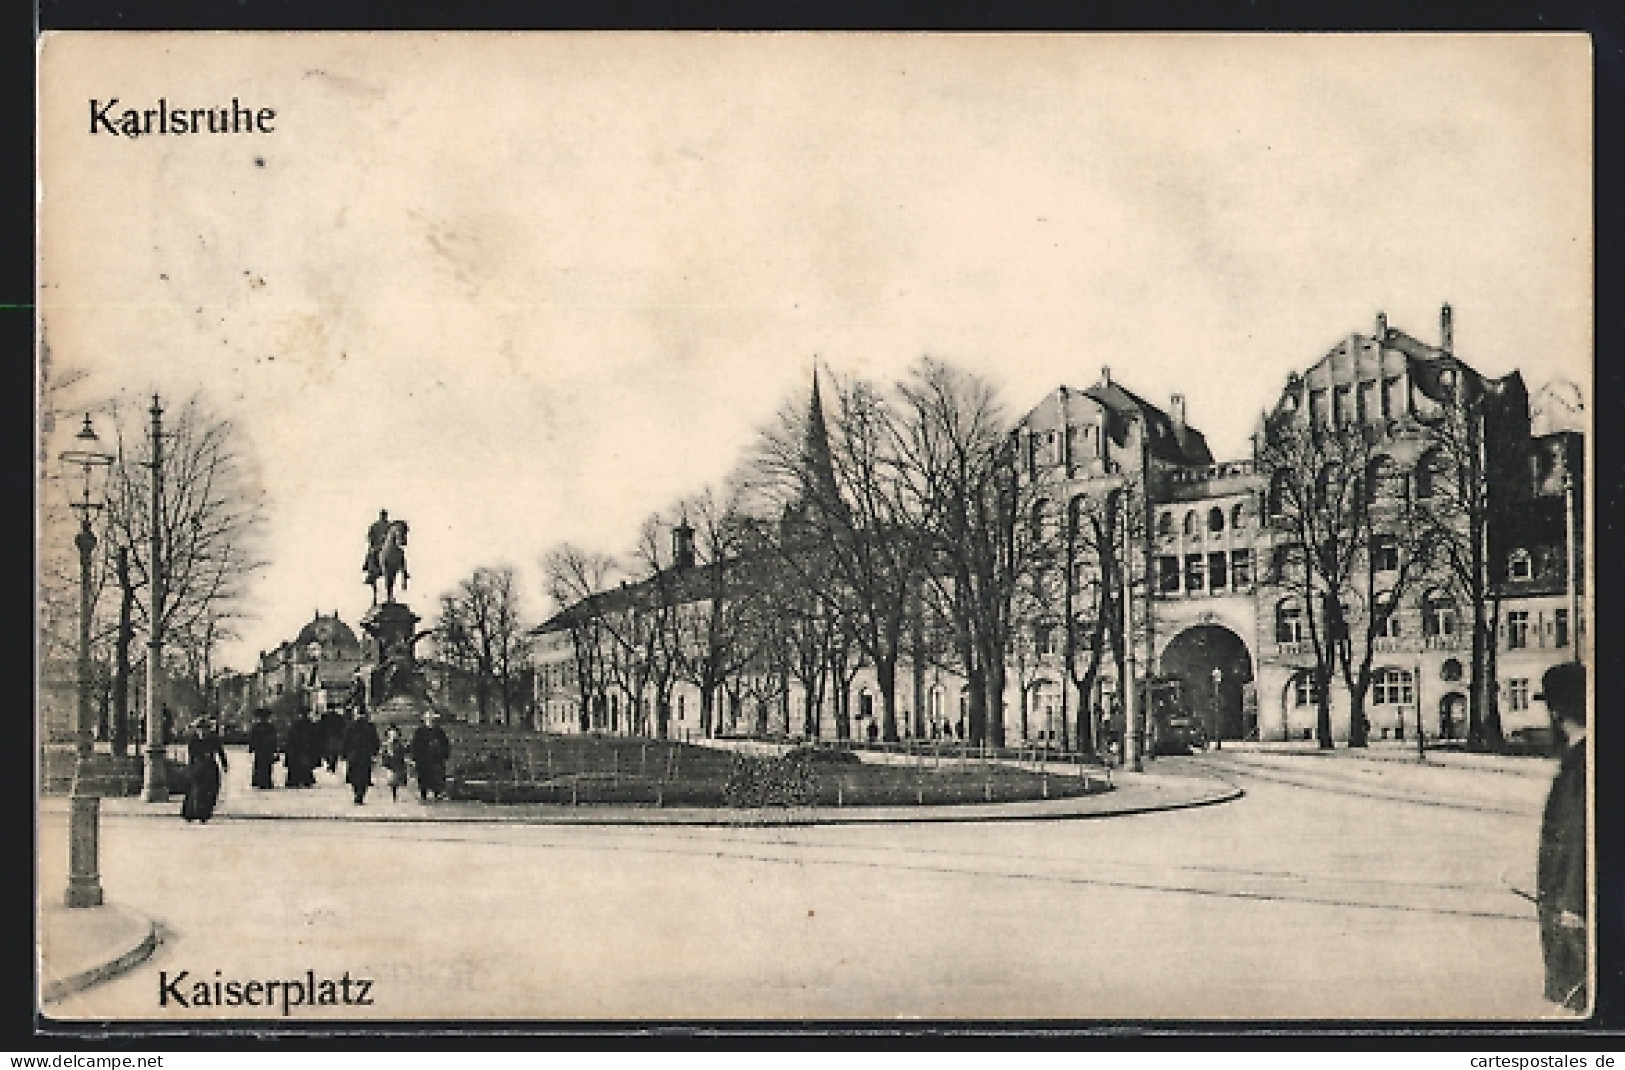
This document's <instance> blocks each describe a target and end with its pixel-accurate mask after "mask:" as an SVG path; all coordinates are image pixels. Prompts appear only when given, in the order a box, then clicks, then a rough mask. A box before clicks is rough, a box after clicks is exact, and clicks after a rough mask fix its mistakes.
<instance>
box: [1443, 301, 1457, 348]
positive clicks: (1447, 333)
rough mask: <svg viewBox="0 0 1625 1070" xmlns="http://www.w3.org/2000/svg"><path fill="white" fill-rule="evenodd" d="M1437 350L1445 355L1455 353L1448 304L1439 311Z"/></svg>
mask: <svg viewBox="0 0 1625 1070" xmlns="http://www.w3.org/2000/svg"><path fill="white" fill-rule="evenodd" d="M1439 348H1440V349H1442V350H1444V351H1445V352H1446V353H1453V352H1455V345H1454V342H1453V340H1452V338H1451V330H1450V305H1449V303H1448V302H1446V303H1445V306H1444V307H1443V308H1441V309H1439Z"/></svg>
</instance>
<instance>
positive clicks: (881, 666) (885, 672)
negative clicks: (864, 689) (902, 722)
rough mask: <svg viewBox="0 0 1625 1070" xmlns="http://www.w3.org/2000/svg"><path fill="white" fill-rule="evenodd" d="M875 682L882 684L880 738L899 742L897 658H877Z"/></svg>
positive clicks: (888, 741) (890, 741)
mask: <svg viewBox="0 0 1625 1070" xmlns="http://www.w3.org/2000/svg"><path fill="white" fill-rule="evenodd" d="M875 683H877V684H878V685H879V686H880V709H881V723H880V738H881V739H882V740H884V741H885V742H887V743H896V742H897V659H896V658H886V659H884V660H881V659H879V658H876V659H875Z"/></svg>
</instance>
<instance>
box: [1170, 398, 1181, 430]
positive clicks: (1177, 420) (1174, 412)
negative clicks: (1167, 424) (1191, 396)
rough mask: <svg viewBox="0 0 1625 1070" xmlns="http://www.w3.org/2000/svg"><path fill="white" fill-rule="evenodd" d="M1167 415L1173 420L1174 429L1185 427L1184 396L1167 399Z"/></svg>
mask: <svg viewBox="0 0 1625 1070" xmlns="http://www.w3.org/2000/svg"><path fill="white" fill-rule="evenodd" d="M1168 415H1169V416H1171V417H1172V418H1173V421H1174V426H1175V427H1184V426H1185V395H1184V394H1175V395H1173V397H1171V398H1169V399H1168Z"/></svg>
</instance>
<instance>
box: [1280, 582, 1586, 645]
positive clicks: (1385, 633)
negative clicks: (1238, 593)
mask: <svg viewBox="0 0 1625 1070" xmlns="http://www.w3.org/2000/svg"><path fill="white" fill-rule="evenodd" d="M1421 606H1422V634H1423V635H1424V636H1426V637H1428V638H1434V637H1440V638H1448V637H1452V636H1455V635H1458V634H1460V632H1461V630H1462V628H1461V619H1460V617H1459V615H1458V612H1457V607H1456V604H1455V602H1454V601H1453V600H1452V599H1451V598H1450V596H1449V595H1446V594H1442V593H1440V592H1438V591H1429V592H1428V593H1427V594H1425V595H1424V596H1423V598H1422V603H1421ZM1378 609H1379V612H1380V613H1382V614H1385V616H1384V618H1383V622H1382V624H1381V625H1380V626H1379V627H1378V629H1377V635H1378V636H1379V637H1381V638H1385V639H1401V638H1404V625H1403V623H1402V618H1401V617H1400V615H1399V613H1398V612H1397V611H1395V610H1394V609H1392V608H1390V606H1389V604H1388V601H1387V599H1386V597H1385V596H1382V595H1379V596H1378ZM1343 613H1344V616H1345V618H1350V617H1354V616H1355V614H1354V612H1353V610H1352V607H1350V606H1348V605H1345V606H1344V607H1343ZM1545 623H1546V622H1545V621H1544V620H1539V621H1537V620H1535V619H1533V618H1532V616H1531V614H1530V611H1529V610H1527V609H1514V610H1510V611H1508V613H1507V618H1506V627H1505V636H1506V649H1508V650H1524V649H1528V648H1529V647H1530V646H1533V645H1536V644H1537V643H1538V645H1540V646H1545V645H1546V642H1545V640H1546V638H1547V637H1548V636H1550V638H1551V640H1552V642H1551V645H1552V646H1553V647H1556V648H1559V649H1561V648H1564V647H1567V646H1568V645H1569V643H1570V641H1571V639H1570V634H1569V631H1570V629H1569V611H1568V610H1566V609H1559V610H1555V611H1554V612H1553V614H1552V620H1551V622H1550V626H1549V627H1546V626H1545ZM1306 635H1307V632H1306V630H1305V624H1304V617H1303V606H1301V605H1300V604H1299V603H1298V602H1297V601H1296V600H1294V599H1291V598H1284V599H1282V600H1281V601H1280V602H1278V603H1277V604H1276V606H1275V641H1276V642H1277V643H1301V642H1303V641H1304V639H1305V637H1306Z"/></svg>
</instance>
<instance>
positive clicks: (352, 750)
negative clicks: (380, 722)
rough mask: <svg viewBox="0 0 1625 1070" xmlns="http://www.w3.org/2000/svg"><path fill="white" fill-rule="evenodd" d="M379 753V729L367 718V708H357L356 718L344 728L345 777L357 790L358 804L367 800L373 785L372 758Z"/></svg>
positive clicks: (355, 790) (354, 789)
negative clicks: (368, 791) (368, 792)
mask: <svg viewBox="0 0 1625 1070" xmlns="http://www.w3.org/2000/svg"><path fill="white" fill-rule="evenodd" d="M377 755H378V729H377V727H375V726H374V725H373V723H372V721H370V720H368V719H367V711H366V710H364V709H361V710H357V711H356V712H355V720H353V721H351V722H350V725H349V727H348V728H346V729H345V730H344V779H345V780H346V781H348V782H349V784H350V788H351V790H352V791H354V792H355V804H356V805H357V806H360V805H361V804H362V803H364V802H365V801H366V798H367V789H368V788H370V787H371V786H372V760H373V758H375V757H377Z"/></svg>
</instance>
